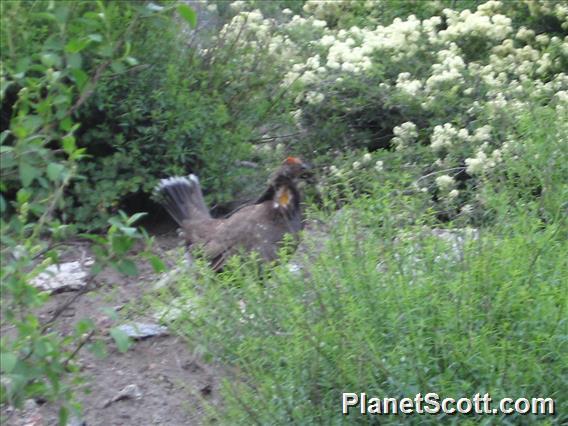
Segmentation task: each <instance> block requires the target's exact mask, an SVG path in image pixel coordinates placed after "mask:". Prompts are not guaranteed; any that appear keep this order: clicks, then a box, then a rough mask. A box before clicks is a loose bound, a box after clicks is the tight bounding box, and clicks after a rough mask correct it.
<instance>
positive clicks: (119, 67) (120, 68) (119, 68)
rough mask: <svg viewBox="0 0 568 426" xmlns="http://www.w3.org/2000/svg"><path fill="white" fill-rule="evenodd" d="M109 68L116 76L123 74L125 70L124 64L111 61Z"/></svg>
mask: <svg viewBox="0 0 568 426" xmlns="http://www.w3.org/2000/svg"><path fill="white" fill-rule="evenodd" d="M110 68H111V69H112V71H113V72H115V73H117V74H120V73H123V72H124V71H125V70H126V68H125V67H124V64H123V63H122V62H120V61H113V62H112V63H111V64H110Z"/></svg>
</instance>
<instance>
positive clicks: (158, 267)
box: [148, 254, 166, 273]
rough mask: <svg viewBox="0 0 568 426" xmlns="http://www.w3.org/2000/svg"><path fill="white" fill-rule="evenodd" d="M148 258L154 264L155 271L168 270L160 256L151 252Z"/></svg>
mask: <svg viewBox="0 0 568 426" xmlns="http://www.w3.org/2000/svg"><path fill="white" fill-rule="evenodd" d="M148 260H149V261H150V264H151V265H152V268H153V269H154V272H156V273H160V272H164V271H165V270H166V265H165V264H164V262H162V259H160V258H159V257H158V256H156V255H153V254H151V255H149V256H148Z"/></svg>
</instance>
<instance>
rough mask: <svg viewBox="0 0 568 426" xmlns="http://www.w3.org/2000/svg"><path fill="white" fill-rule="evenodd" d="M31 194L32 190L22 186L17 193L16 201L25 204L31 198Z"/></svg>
mask: <svg viewBox="0 0 568 426" xmlns="http://www.w3.org/2000/svg"><path fill="white" fill-rule="evenodd" d="M31 196H32V193H31V192H30V191H28V190H27V189H24V188H22V189H20V190H19V191H18V192H17V194H16V201H18V204H24V203H25V202H26V201H28V200H29V199H30V197H31Z"/></svg>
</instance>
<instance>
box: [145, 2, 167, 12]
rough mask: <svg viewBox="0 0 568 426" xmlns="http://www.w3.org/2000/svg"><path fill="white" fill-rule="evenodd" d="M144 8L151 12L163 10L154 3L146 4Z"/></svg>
mask: <svg viewBox="0 0 568 426" xmlns="http://www.w3.org/2000/svg"><path fill="white" fill-rule="evenodd" d="M146 8H147V9H149V10H151V11H152V12H161V11H162V10H164V7H163V6H160V5H159V4H156V3H148V4H147V5H146Z"/></svg>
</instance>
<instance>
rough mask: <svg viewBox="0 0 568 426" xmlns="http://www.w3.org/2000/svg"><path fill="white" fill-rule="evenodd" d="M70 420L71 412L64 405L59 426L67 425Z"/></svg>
mask: <svg viewBox="0 0 568 426" xmlns="http://www.w3.org/2000/svg"><path fill="white" fill-rule="evenodd" d="M68 420H69V410H68V409H67V407H65V406H64V405H62V406H61V407H60V408H59V424H60V425H66V424H67V421H68Z"/></svg>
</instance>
